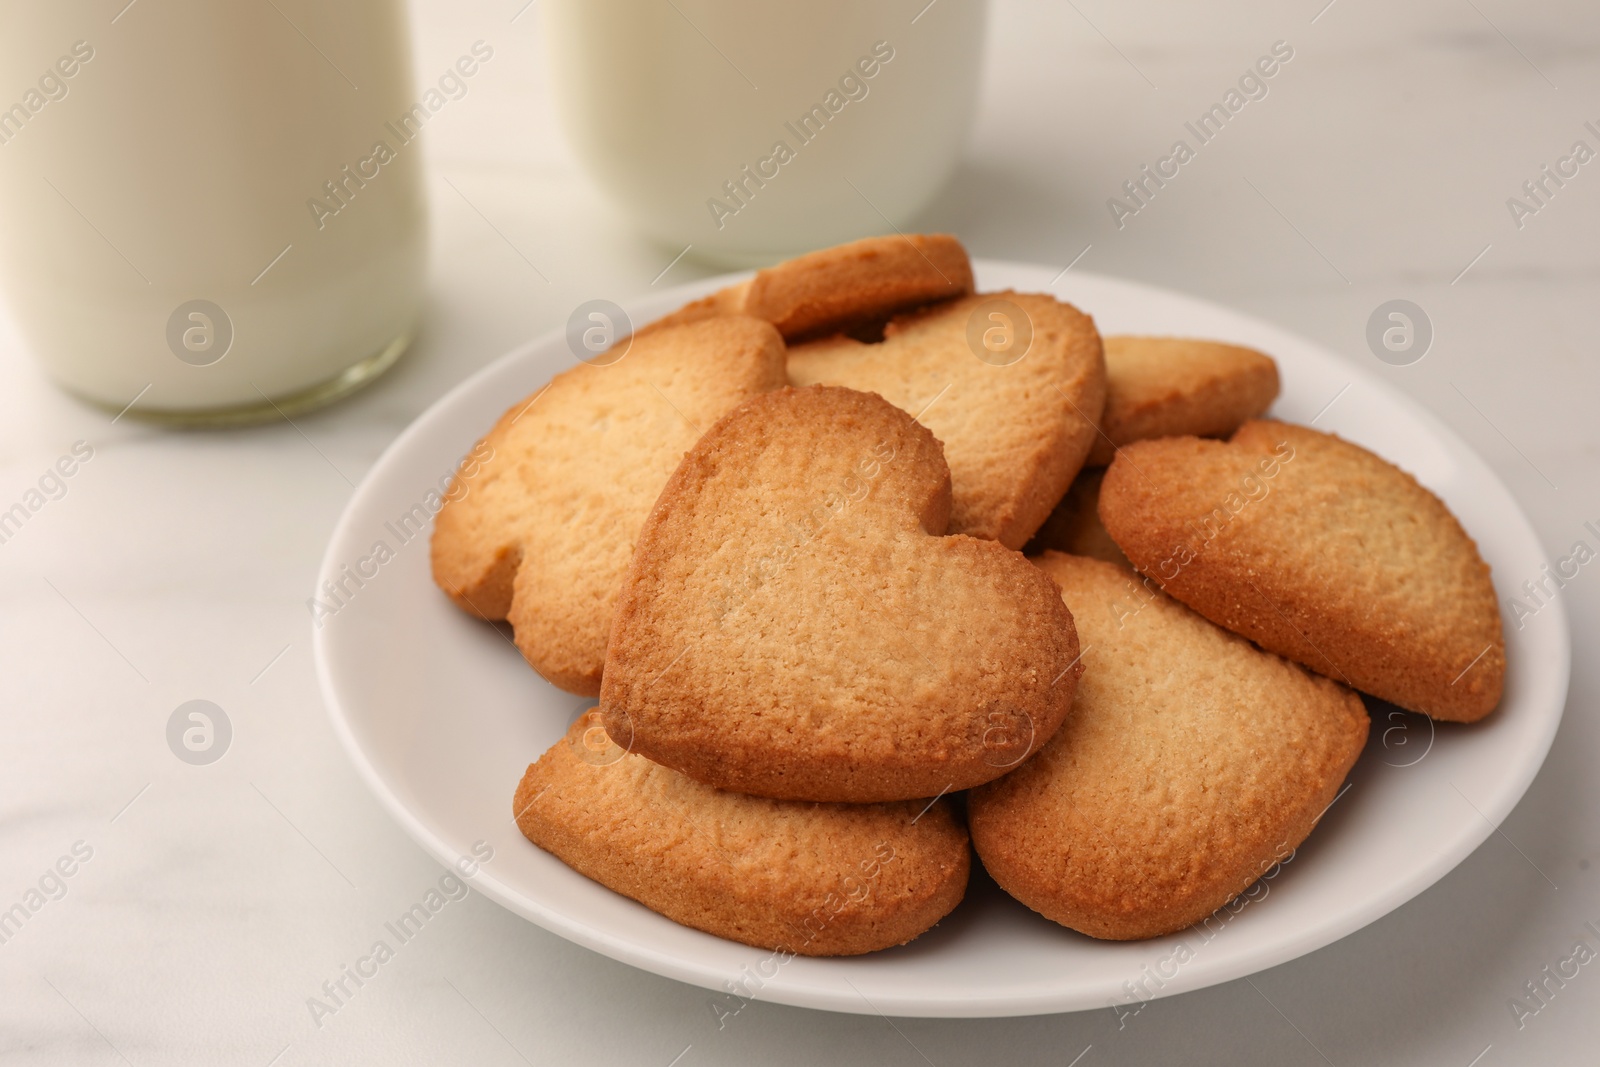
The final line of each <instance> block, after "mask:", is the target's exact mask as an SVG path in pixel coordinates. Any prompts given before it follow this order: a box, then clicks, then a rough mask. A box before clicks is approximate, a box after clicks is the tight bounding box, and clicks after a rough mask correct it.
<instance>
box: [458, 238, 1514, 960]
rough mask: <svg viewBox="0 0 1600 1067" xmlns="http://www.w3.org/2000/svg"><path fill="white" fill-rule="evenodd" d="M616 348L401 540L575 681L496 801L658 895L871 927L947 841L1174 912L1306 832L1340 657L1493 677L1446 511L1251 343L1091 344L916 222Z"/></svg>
mask: <svg viewBox="0 0 1600 1067" xmlns="http://www.w3.org/2000/svg"><path fill="white" fill-rule="evenodd" d="M623 344H625V345H626V348H625V350H624V349H621V348H620V346H621V345H623ZM619 353H620V355H619V358H616V359H613V360H607V359H600V360H594V361H592V362H587V363H583V364H580V365H579V366H576V367H574V368H573V369H571V370H568V371H566V372H564V373H562V374H559V375H557V376H556V377H555V378H554V379H553V380H552V381H551V382H550V383H549V384H548V385H547V386H545V387H544V388H543V389H541V390H540V391H539V392H538V393H536V394H534V395H533V396H532V397H528V398H524V399H522V400H519V401H518V402H517V403H516V404H514V405H513V406H512V407H511V408H510V409H509V410H508V411H507V413H506V415H505V416H504V417H503V418H502V419H501V420H500V422H499V423H498V424H496V425H495V426H494V427H493V428H492V429H490V430H489V432H488V435H487V437H486V438H485V439H484V442H481V444H485V445H487V446H488V447H487V448H480V449H478V450H477V451H476V452H475V454H477V455H484V454H488V455H491V456H492V458H491V459H490V460H489V461H488V462H481V463H476V464H474V465H473V467H472V468H471V471H470V473H468V472H467V471H466V470H465V469H464V470H463V471H462V472H461V473H460V474H458V479H459V481H460V482H461V483H462V484H461V485H459V486H458V487H457V488H456V489H453V490H452V492H451V493H450V494H448V497H447V500H448V503H447V504H446V505H445V507H444V509H443V510H442V511H441V512H440V513H439V515H438V518H437V521H436V526H435V529H434V535H433V571H434V577H435V580H436V581H437V582H438V584H439V586H440V587H441V588H442V589H443V590H444V591H445V592H446V593H447V594H449V596H450V597H451V598H452V599H453V600H454V601H455V603H456V604H458V605H459V606H460V607H461V608H463V609H464V610H466V611H468V612H471V613H473V614H475V615H478V616H480V617H482V618H485V619H491V620H500V619H504V620H509V622H510V623H511V626H512V629H513V632H514V634H515V640H516V644H517V647H518V648H519V649H521V651H522V653H523V655H524V657H525V658H526V659H527V661H528V663H529V664H531V665H532V666H533V668H534V669H535V670H536V671H538V672H539V673H540V674H541V675H542V676H543V677H544V678H546V679H547V680H548V681H550V682H551V683H552V684H554V685H557V686H560V687H561V688H563V689H566V690H568V691H570V692H573V693H577V694H581V695H584V696H590V697H598V706H597V707H595V708H593V709H592V710H590V711H587V712H585V713H584V714H583V715H581V716H580V717H579V718H578V719H577V721H576V722H574V723H573V724H572V725H571V727H570V729H569V730H568V731H567V734H566V736H565V737H564V738H563V739H562V740H561V741H559V742H557V743H556V744H555V745H554V746H553V747H552V748H551V749H550V750H549V751H548V752H546V753H544V754H543V755H542V756H540V757H539V759H538V761H537V762H535V763H534V764H532V765H531V766H530V767H529V768H528V770H527V773H526V775H525V776H524V777H523V779H522V781H521V782H520V784H519V785H518V786H517V788H516V790H515V798H514V808H513V810H514V813H515V815H516V819H517V824H518V826H519V827H520V828H521V830H522V832H523V833H524V834H525V835H526V836H527V838H528V839H529V840H530V841H532V842H533V843H534V844H535V845H537V846H539V847H540V848H543V849H545V850H547V851H549V852H551V853H552V854H554V855H556V856H557V857H559V858H560V859H562V860H563V861H564V862H566V863H567V864H568V865H570V866H571V867H573V868H574V869H576V870H578V871H580V872H581V873H583V874H584V875H587V876H588V877H590V878H593V879H594V880H596V881H598V882H600V883H601V884H603V885H605V886H608V887H609V888H611V889H613V890H615V891H616V892H619V893H623V894H625V895H627V896H629V897H631V898H633V899H635V900H637V901H639V902H641V903H643V904H644V905H646V906H648V907H650V908H652V909H654V910H656V911H658V912H660V913H661V914H663V915H666V916H668V917H669V918H672V919H674V920H676V921H678V922H680V923H684V924H686V925H689V926H692V927H695V928H697V929H700V930H705V931H708V932H710V933H713V934H716V935H719V936H721V937H726V938H730V939H733V940H736V941H740V942H744V943H746V944H750V945H756V946H760V947H763V948H771V949H775V950H778V951H781V952H786V953H795V954H803V955H849V954H859V953H864V952H870V951H874V950H876V949H881V948H886V947H889V946H892V945H898V944H903V943H905V942H906V941H909V940H911V939H912V938H914V937H916V936H918V935H919V934H921V933H922V932H924V931H925V930H927V929H928V928H930V927H931V926H933V925H934V924H935V923H937V922H938V921H939V920H940V919H942V918H943V917H944V916H945V915H947V914H949V913H950V911H951V910H952V909H954V908H955V907H956V906H957V905H959V904H960V902H961V899H962V896H963V894H964V893H965V891H966V885H967V878H968V874H969V870H970V866H971V857H972V854H973V853H974V852H976V855H977V857H978V860H979V861H980V862H981V863H982V864H983V865H984V868H985V869H986V870H987V871H988V872H989V874H990V875H991V876H992V877H993V878H994V880H995V881H996V882H997V883H999V885H1000V886H1001V887H1002V888H1004V889H1005V890H1006V891H1007V892H1008V893H1010V894H1011V895H1012V896H1014V897H1016V898H1017V899H1018V900H1019V901H1021V902H1022V903H1024V904H1026V905H1027V906H1028V907H1030V908H1032V909H1034V910H1035V911H1037V912H1039V913H1040V914H1041V915H1043V916H1045V917H1046V918H1048V919H1051V920H1054V921H1055V922H1058V923H1061V924H1062V925H1065V926H1067V927H1070V928H1072V929H1074V930H1078V931H1081V932H1083V933H1085V934H1089V935H1091V936H1094V937H1100V938H1116V939H1133V938H1146V937H1153V936H1157V935H1160V934H1164V933H1169V932H1172V931H1175V930H1179V929H1182V928H1184V927H1186V926H1188V925H1190V924H1192V923H1194V922H1196V921H1199V920H1200V919H1203V918H1204V917H1205V916H1207V915H1208V914H1210V913H1211V912H1213V911H1215V910H1216V909H1217V908H1219V907H1222V906H1223V905H1225V904H1227V903H1228V902H1229V901H1230V900H1232V899H1233V898H1234V897H1235V896H1236V895H1237V894H1239V893H1240V892H1242V891H1243V890H1245V889H1246V888H1248V886H1249V885H1250V883H1251V882H1253V881H1254V880H1255V879H1256V878H1257V877H1259V876H1260V874H1261V873H1262V871H1264V870H1265V869H1266V868H1267V867H1268V866H1270V864H1271V863H1272V862H1273V861H1275V860H1277V859H1281V858H1282V857H1283V856H1285V855H1287V854H1288V852H1289V851H1290V850H1292V849H1294V848H1295V847H1296V846H1298V845H1299V844H1300V842H1301V841H1302V840H1304V838H1305V837H1306V836H1307V835H1308V834H1309V833H1310V832H1311V830H1312V828H1313V826H1314V825H1315V824H1316V822H1317V820H1318V819H1319V818H1320V816H1321V814H1322V812H1323V811H1324V810H1325V809H1326V808H1327V806H1328V804H1329V803H1330V802H1331V801H1332V800H1333V799H1334V797H1335V796H1336V795H1337V792H1338V790H1339V787H1340V784H1341V783H1342V782H1343V781H1344V778H1345V776H1346V774H1347V772H1348V771H1349V770H1350V768H1351V766H1352V765H1353V764H1354V762H1355V761H1356V758H1357V757H1358V756H1359V755H1360V753H1361V750H1362V747H1363V745H1364V743H1365V741H1366V737H1367V729H1368V719H1367V714H1366V711H1365V708H1364V706H1363V703H1362V700H1361V698H1360V696H1358V695H1357V692H1356V691H1357V690H1360V691H1361V692H1364V693H1367V694H1371V695H1372V696H1375V697H1378V698H1381V699H1383V700H1387V701H1390V702H1392V703H1394V704H1396V705H1398V706H1400V707H1403V708H1406V709H1409V710H1412V711H1416V712H1421V713H1424V714H1427V715H1431V716H1433V717H1434V718H1437V719H1445V720H1453V721H1461V722H1469V721H1472V720H1475V719H1478V718H1481V717H1482V716H1484V715H1486V714H1488V713H1489V712H1490V711H1491V710H1492V709H1493V708H1494V707H1495V705H1496V704H1497V703H1498V701H1499V699H1500V693H1501V687H1502V679H1503V675H1504V670H1505V648H1504V642H1503V640H1502V637H1501V633H1500V623H1499V613H1498V610H1497V603H1496V600H1495V595H1494V591H1493V588H1492V587H1491V585H1490V583H1489V571H1488V567H1487V566H1486V565H1485V564H1484V562H1483V560H1482V559H1481V558H1480V556H1479V554H1478V551H1477V548H1476V546H1475V545H1474V544H1473V542H1472V540H1471V539H1470V538H1469V537H1468V536H1467V535H1466V533H1465V532H1464V531H1463V530H1462V529H1461V527H1460V525H1459V523H1457V521H1456V520H1455V518H1454V516H1452V515H1451V514H1450V512H1449V511H1448V509H1446V507H1445V506H1444V504H1443V503H1441V502H1440V501H1439V500H1438V498H1436V497H1435V496H1434V495H1433V494H1432V493H1430V492H1428V491H1427V490H1426V489H1424V488H1423V487H1422V486H1421V485H1419V484H1418V483H1417V482H1416V481H1415V480H1414V479H1413V478H1411V477H1410V476H1409V475H1407V474H1406V473H1405V472H1403V471H1401V470H1399V469H1398V468H1396V467H1394V466H1392V465H1390V464H1389V463H1386V462H1385V461H1384V460H1382V459H1380V458H1378V457H1377V456H1375V455H1373V454H1372V453H1370V452H1367V451H1366V450H1364V449H1362V448H1359V447H1357V446H1356V445H1353V444H1350V443H1349V442H1346V441H1343V440H1340V439H1339V438H1337V437H1334V436H1332V435H1329V434H1323V433H1320V432H1317V431H1315V430H1312V429H1310V428H1307V427H1302V426H1293V425H1289V424H1286V423H1282V422H1275V421H1270V420H1265V419H1261V418H1259V416H1261V415H1262V414H1263V413H1264V412H1265V411H1266V410H1267V408H1268V407H1269V406H1270V405H1271V403H1272V401H1273V400H1274V399H1275V398H1276V396H1277V393H1278V372H1277V367H1276V365H1275V364H1274V362H1273V361H1272V359H1270V358H1269V357H1267V356H1265V355H1263V354H1261V353H1259V352H1255V351H1253V350H1250V349H1246V348H1240V347H1236V346H1233V345H1226V344H1220V343H1213V342H1206V341H1194V340H1182V339H1170V338H1148V337H1107V338H1105V339H1103V340H1102V338H1101V337H1100V335H1099V333H1098V332H1097V331H1096V329H1095V326H1094V323H1093V321H1092V320H1091V319H1090V318H1089V317H1088V316H1087V315H1085V314H1083V313H1082V312H1080V311H1079V310H1078V309H1076V308H1074V307H1072V306H1071V305H1069V304H1065V303H1063V302H1061V301H1058V300H1056V299H1055V298H1053V297H1051V296H1049V295H1046V294H1026V293H1014V292H1004V293H991V294H976V293H974V291H973V279H972V269H971V266H970V264H969V262H968V259H967V255H966V252H965V250H964V249H963V248H962V247H961V245H960V244H959V242H957V241H956V240H954V239H953V238H950V237H947V236H939V235H931V236H912V237H903V236H897V237H893V238H874V239H869V240H865V241H859V242H856V243H854V244H849V245H844V246H841V247H839V248H833V249H828V250H824V251H821V252H816V253H813V254H811V255H807V256H803V257H801V258H799V259H796V260H791V261H789V262H787V263H782V264H779V265H778V266H776V267H773V268H770V269H768V270H763V271H760V272H758V273H757V274H756V275H755V276H754V277H753V278H751V279H750V280H749V281H746V282H743V283H741V284H739V285H736V286H733V287H731V288H728V289H725V290H722V291H721V292H718V293H715V294H713V295H712V296H710V297H707V298H705V299H703V300H699V301H696V302H695V303H693V304H690V305H688V306H687V307H684V308H682V309H681V310H679V311H677V312H675V313H673V314H671V315H669V316H667V317H666V318H664V319H662V320H660V321H658V322H655V323H652V324H650V325H648V326H646V327H644V328H643V329H641V330H639V331H638V332H637V333H636V334H635V335H634V336H632V337H631V338H628V339H626V340H625V341H624V342H619ZM1025 552H1026V554H1025ZM530 755H532V754H531V753H530ZM507 784H508V786H509V784H510V783H507Z"/></svg>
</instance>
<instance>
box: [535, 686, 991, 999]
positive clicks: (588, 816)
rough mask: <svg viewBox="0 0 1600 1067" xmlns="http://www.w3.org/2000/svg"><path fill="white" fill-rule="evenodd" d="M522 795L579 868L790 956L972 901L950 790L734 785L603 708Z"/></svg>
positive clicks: (852, 946) (911, 925)
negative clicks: (635, 743) (728, 788)
mask: <svg viewBox="0 0 1600 1067" xmlns="http://www.w3.org/2000/svg"><path fill="white" fill-rule="evenodd" d="M513 803H514V807H513V812H514V813H515V815H516V819H517V826H518V828H519V829H521V831H522V833H523V834H524V836H526V837H527V838H528V839H529V840H530V841H532V842H533V843H534V844H536V845H538V846H539V847H540V848H542V849H544V850H546V851H547V852H550V853H553V854H554V855H555V856H556V857H557V858H559V859H560V860H561V861H562V862H564V863H566V864H567V865H568V866H569V867H572V868H573V869H574V870H576V871H578V872H579V873H580V874H583V875H585V876H587V877H589V878H593V879H594V880H595V881H597V882H599V883H600V884H602V885H604V886H607V887H608V888H610V889H613V890H615V891H616V892H618V893H621V894H623V895H624V896H627V897H632V898H633V899H634V900H637V901H638V902H639V903H641V904H643V905H645V906H646V907H647V908H650V909H651V910H653V911H657V912H660V913H661V914H662V915H665V916H666V917H667V918H669V919H672V920H674V921H675V922H680V923H682V924H684V925H685V926H692V927H695V928H696V929H699V930H704V931H706V932H707V933H712V934H716V935H717V936H718V937H726V938H728V939H730V940H733V941H741V942H743V943H744V944H747V945H755V946H758V947H760V948H770V949H774V950H776V951H777V952H779V953H782V954H794V955H800V956H850V955H856V954H858V953H862V952H872V951H875V950H877V949H881V948H889V947H890V946H892V945H902V944H904V943H906V942H907V941H910V940H911V939H912V938H914V937H916V936H917V935H918V934H921V933H923V932H924V931H925V930H927V929H928V928H929V927H931V926H932V925H933V924H934V923H936V922H938V921H939V920H940V919H942V918H944V917H945V916H946V915H948V914H949V913H950V911H951V909H953V908H954V907H955V906H956V905H957V904H959V903H960V902H961V897H962V895H963V894H964V893H965V892H966V887H967V872H968V868H969V866H970V863H971V860H970V856H969V854H968V849H967V835H966V831H965V830H963V829H962V827H961V823H960V821H959V820H958V819H957V818H956V817H955V815H954V813H953V812H952V810H951V807H950V803H949V802H948V801H940V802H937V803H935V804H933V805H931V806H930V805H928V804H926V803H924V802H922V801H909V802H902V803H897V804H807V803H797V802H794V801H787V800H766V799H763V798H761V797H747V796H741V795H740V794H738V793H728V792H724V791H722V790H720V789H713V788H712V787H711V786H708V785H702V784H700V783H699V782H696V781H694V780H692V779H690V778H688V777H686V776H684V775H681V774H679V773H678V772H676V771H671V770H668V769H667V768H665V767H662V766H660V765H659V764H656V763H651V762H650V761H649V760H647V759H644V758H643V757H641V756H637V755H632V754H629V753H626V752H624V751H623V750H622V748H621V747H620V746H617V745H615V744H613V743H612V742H611V739H610V738H609V737H608V736H607V735H606V733H605V730H604V728H603V727H602V726H601V725H600V723H599V716H598V715H597V713H595V712H592V711H591V712H588V713H586V714H585V715H581V716H579V717H578V720H577V721H576V722H574V723H573V725H572V728H571V729H570V730H568V732H567V735H566V737H564V738H562V739H561V740H560V741H557V742H556V743H555V745H554V746H552V747H551V749H550V750H549V751H548V752H546V753H545V754H544V755H543V756H541V757H539V762H537V763H535V764H533V765H531V766H530V767H529V768H528V771H527V774H526V775H524V776H523V779H522V782H521V784H520V785H518V787H517V793H516V799H515V801H514V802H513ZM777 962H779V963H781V962H783V957H782V956H780V957H778V960H777ZM771 976H772V974H771V973H770V972H769V973H767V974H765V977H768V978H770V977H771Z"/></svg>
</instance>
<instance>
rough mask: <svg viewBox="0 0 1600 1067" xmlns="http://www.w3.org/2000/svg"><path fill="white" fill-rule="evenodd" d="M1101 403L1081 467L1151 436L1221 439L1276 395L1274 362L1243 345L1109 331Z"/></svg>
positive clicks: (1107, 458) (1105, 459) (1103, 462)
mask: <svg viewBox="0 0 1600 1067" xmlns="http://www.w3.org/2000/svg"><path fill="white" fill-rule="evenodd" d="M1105 347H1106V409H1105V413H1104V414H1103V415H1102V416H1101V418H1100V429H1101V433H1099V434H1097V435H1096V436H1095V442H1094V447H1093V448H1091V449H1090V450H1089V458H1088V459H1087V460H1085V461H1084V463H1085V465H1086V466H1090V467H1103V466H1105V465H1106V464H1108V463H1110V462H1111V457H1112V455H1113V454H1114V453H1115V452H1116V450H1117V449H1118V448H1119V447H1121V446H1122V445H1126V444H1132V443H1133V442H1134V441H1143V440H1147V439H1149V438H1152V437H1176V436H1178V435H1180V434H1192V435H1194V436H1195V437H1226V436H1227V435H1228V434H1231V433H1233V431H1235V430H1237V429H1238V428H1239V427H1240V426H1241V425H1243V423H1244V421H1245V420H1246V419H1253V418H1255V417H1256V416H1257V415H1260V414H1261V413H1262V412H1264V411H1266V410H1267V408H1269V407H1271V406H1272V402H1273V401H1274V400H1276V399H1277V398H1278V365H1277V363H1275V362H1273V359H1272V357H1271V356H1266V355H1263V354H1261V353H1260V352H1257V351H1256V350H1255V349H1253V348H1245V347H1243V346H1242V345H1230V344H1223V343H1222V342H1220V341H1194V340H1189V339H1187V338H1182V337H1107V338H1106V339H1105Z"/></svg>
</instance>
